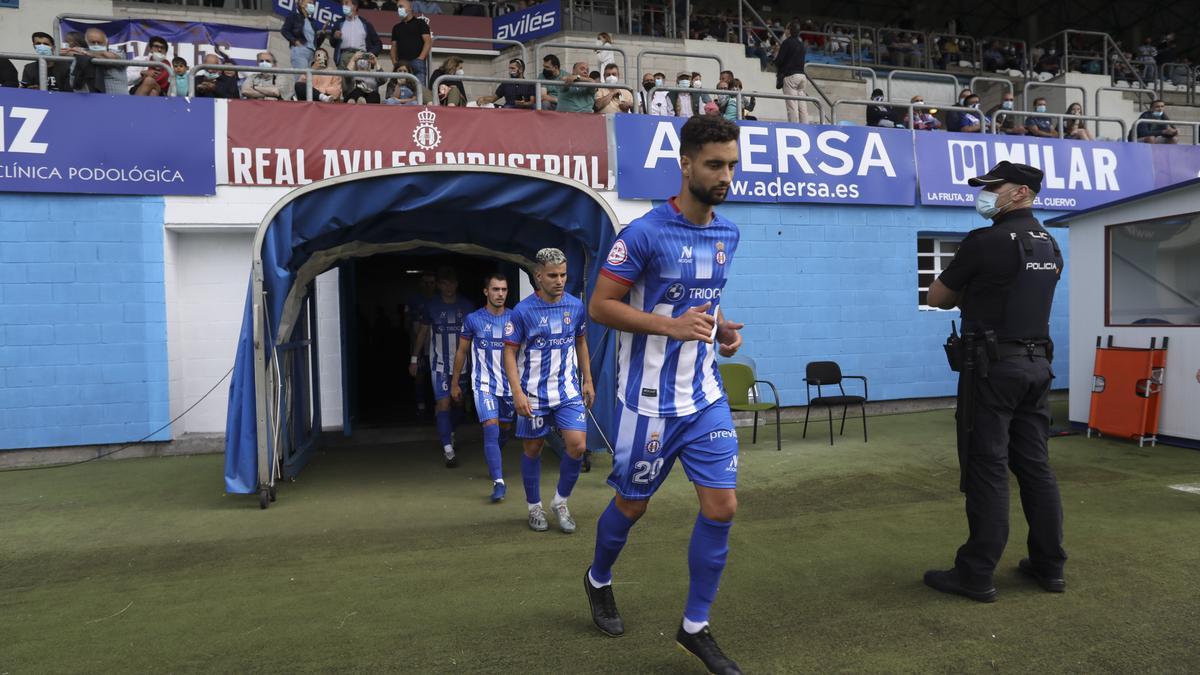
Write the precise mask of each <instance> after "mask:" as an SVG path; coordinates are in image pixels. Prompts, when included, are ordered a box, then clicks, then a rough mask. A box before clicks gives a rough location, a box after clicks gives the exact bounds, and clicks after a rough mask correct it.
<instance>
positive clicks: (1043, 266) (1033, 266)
mask: <svg viewBox="0 0 1200 675" xmlns="http://www.w3.org/2000/svg"><path fill="white" fill-rule="evenodd" d="M1025 269H1027V270H1039V271H1041V270H1053V271H1057V270H1058V263H1052V262H1045V263H1037V262H1031V263H1025Z"/></svg>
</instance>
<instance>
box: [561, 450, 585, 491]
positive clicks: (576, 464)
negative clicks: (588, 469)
mask: <svg viewBox="0 0 1200 675" xmlns="http://www.w3.org/2000/svg"><path fill="white" fill-rule="evenodd" d="M582 466H583V458H582V457H581V458H579V459H575V458H574V457H572V456H570V455H568V454H567V453H566V452H563V455H562V461H560V462H559V463H558V494H559V495H560V496H562V498H563V499H566V498H567V497H570V496H571V490H574V489H575V483H576V481H578V480H579V469H580V467H582Z"/></svg>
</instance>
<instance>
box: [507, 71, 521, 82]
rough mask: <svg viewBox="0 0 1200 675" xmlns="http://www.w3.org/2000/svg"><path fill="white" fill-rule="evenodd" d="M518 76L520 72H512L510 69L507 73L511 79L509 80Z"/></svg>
mask: <svg viewBox="0 0 1200 675" xmlns="http://www.w3.org/2000/svg"><path fill="white" fill-rule="evenodd" d="M520 76H521V74H520V73H514V72H511V71H510V72H509V73H508V77H509V79H511V80H515V79H517V78H518V77H520Z"/></svg>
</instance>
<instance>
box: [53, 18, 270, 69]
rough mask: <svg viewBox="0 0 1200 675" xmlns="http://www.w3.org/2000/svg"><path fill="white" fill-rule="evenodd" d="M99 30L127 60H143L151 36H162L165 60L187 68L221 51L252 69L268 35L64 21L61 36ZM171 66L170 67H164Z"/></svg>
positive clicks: (175, 24) (162, 24) (133, 22)
mask: <svg viewBox="0 0 1200 675" xmlns="http://www.w3.org/2000/svg"><path fill="white" fill-rule="evenodd" d="M93 27H95V28H99V29H101V30H103V31H104V34H105V35H107V36H108V43H109V45H110V46H112V47H113V48H115V49H118V50H124V51H125V56H126V58H130V59H144V58H146V55H147V52H148V43H149V41H150V38H152V37H161V38H163V39H164V40H166V41H167V44H168V45H170V49H168V50H167V57H168V58H174V57H176V56H178V57H180V58H182V59H183V60H184V61H187V62H188V65H189V66H191V65H195V64H197V63H200V61H201V59H202V58H203V55H204V54H207V53H209V52H214V51H215V52H220V53H222V54H224V55H226V56H228V57H229V58H230V59H232V60H233V62H234V63H237V64H239V65H243V66H252V65H255V64H257V63H258V53H259V52H261V51H263V50H265V49H266V48H267V40H268V38H269V36H270V35H269V33H268V31H266V30H263V29H261V28H246V27H244V26H230V25H227V24H221V23H203V22H199V21H158V20H155V19H120V20H118V21H106V22H103V23H95V22H90V21H75V20H72V19H64V20H63V22H62V26H61V30H62V33H63V35H66V33H67V32H69V31H79V32H81V33H82V32H84V31H86V30H87V29H88V28H93ZM167 65H170V64H167Z"/></svg>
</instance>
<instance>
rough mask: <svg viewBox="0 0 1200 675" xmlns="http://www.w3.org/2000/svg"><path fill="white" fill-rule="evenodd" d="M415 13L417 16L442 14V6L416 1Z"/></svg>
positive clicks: (426, 1)
mask: <svg viewBox="0 0 1200 675" xmlns="http://www.w3.org/2000/svg"><path fill="white" fill-rule="evenodd" d="M413 11H414V12H416V13H417V14H441V13H442V5H441V3H437V2H431V0H414V2H413Z"/></svg>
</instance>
